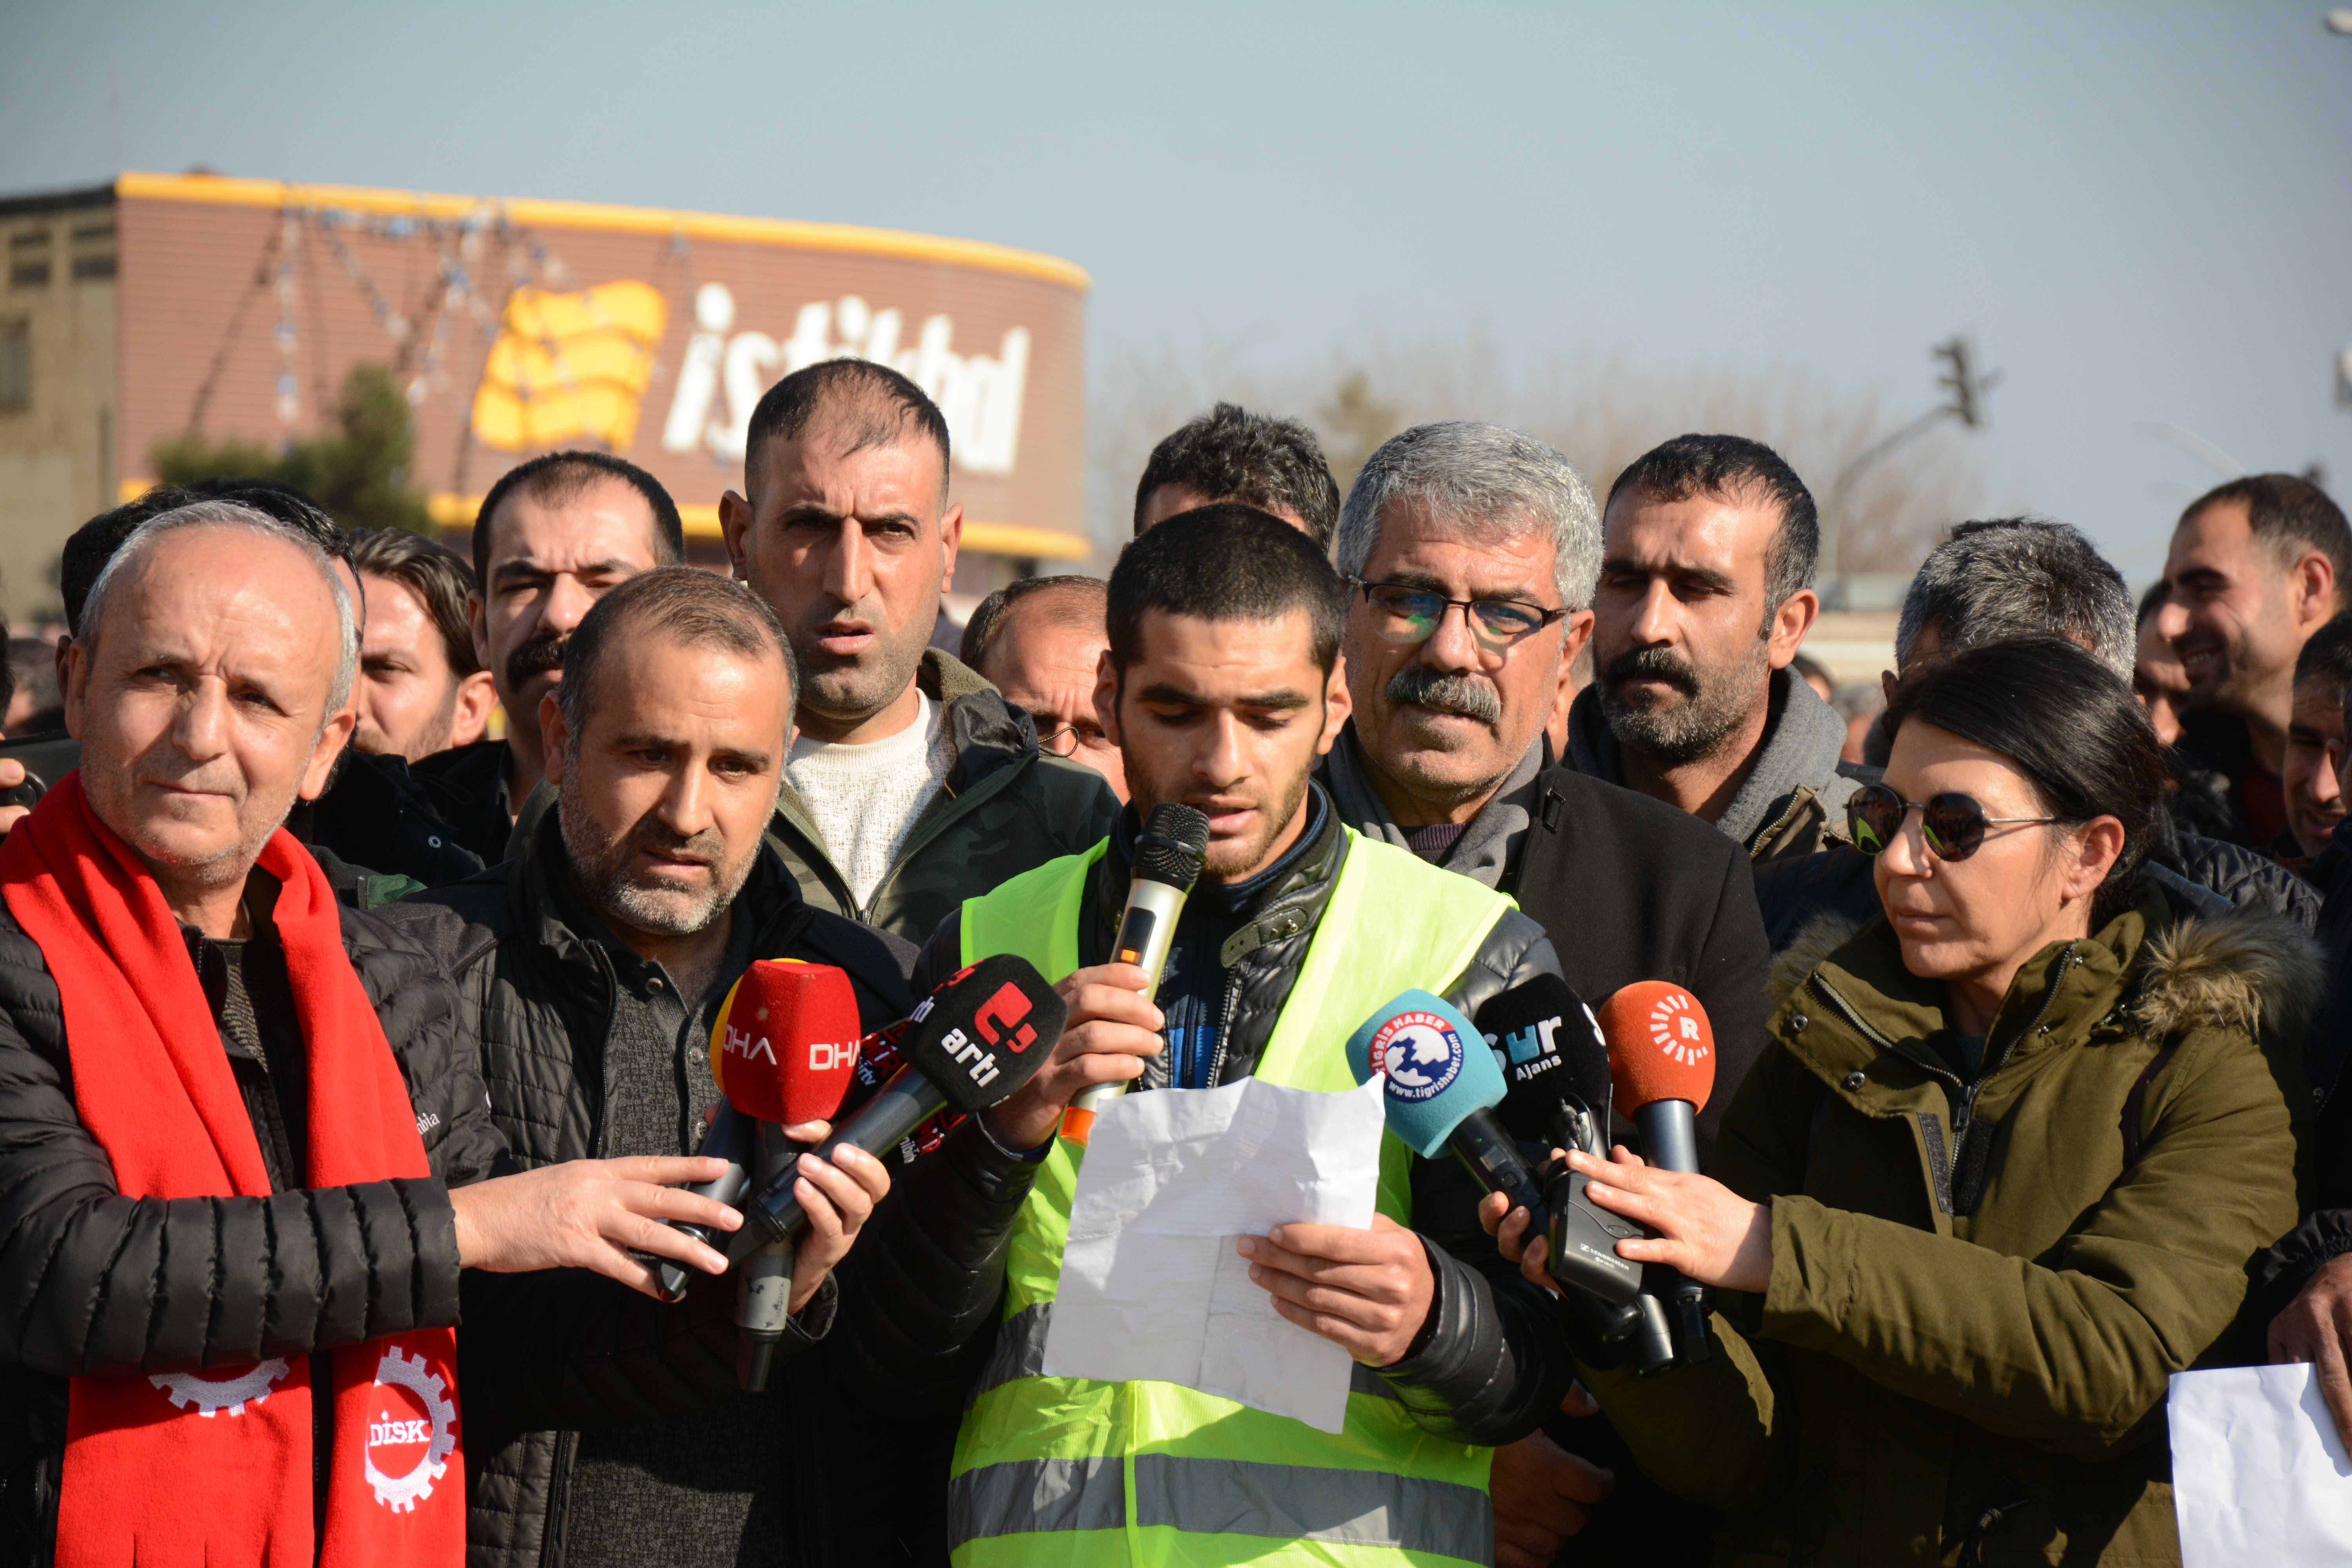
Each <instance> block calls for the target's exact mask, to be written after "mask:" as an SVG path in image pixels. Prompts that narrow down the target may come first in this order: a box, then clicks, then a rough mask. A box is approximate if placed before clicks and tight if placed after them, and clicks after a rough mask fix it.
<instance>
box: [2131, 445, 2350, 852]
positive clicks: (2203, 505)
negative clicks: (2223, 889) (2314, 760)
mask: <svg viewBox="0 0 2352 1568" xmlns="http://www.w3.org/2000/svg"><path fill="white" fill-rule="evenodd" d="M2164 581H2165V583H2166V584H2168V597H2167V599H2166V602H2165V603H2164V605H2162V607H2160V608H2159V609H2158V611H2157V612H2156V631H2157V635H2158V637H2163V638H2164V639H2165V640H2166V641H2168V642H2169V643H2170V644H2171V645H2172V647H2173V651H2174V652H2176V653H2178V654H2179V656H2180V663H2181V667H2182V668H2183V669H2184V670H2185V671H2186V672H2187V674H2188V677H2189V692H2188V696H2187V699H2186V702H2187V709H2188V711H2187V712H2186V713H2185V714H2183V716H2182V719H2181V734H2180V739H2179V742H2176V743H2175V746H2174V757H2173V761H2174V765H2175V767H2176V768H2177V769H2178V770H2179V772H2180V773H2181V774H2182V784H2183V785H2184V793H2187V794H2191V795H2198V796H2201V797H2203V798H2204V799H2206V800H2208V801H2211V802H2214V803H2215V809H2214V810H2212V811H2210V812H2208V813H2205V814H2202V815H2200V816H2199V818H2198V819H2197V821H2196V824H2195V826H2197V828H2198V830H2199V831H2200V832H2201V833H2204V834H2207V835H2208V836H2210V837H2216V838H2221V839H2225V840H2227V841H2228V842H2231V843H2233V844H2244V845H2248V846H2250V847H2253V848H2257V849H2260V848H2263V847H2267V846H2269V845H2270V844H2272V843H2273V842H2275V841H2276V840H2277V839H2278V838H2279V837H2281V836H2282V835H2283V834H2284V833H2285V832H2286V831H2287V828H2288V816H2287V804H2286V796H2285V793H2284V788H2283V786H2282V784H2281V783H2280V775H2281V772H2282V770H2283V769H2284V765H2285V760H2286V746H2287V728H2288V725H2289V724H2290V723H2291V722H2292V721H2293V716H2294V661H2295V656H2296V655H2297V654H2298V653H2300V652H2301V651H2302V649H2303V645H2304V643H2305V640H2306V639H2308V638H2309V637H2311V635H2312V634H2313V633H2314V632H2315V631H2317V630H2318V629H2319V628H2320V627H2321V626H2325V625H2326V623H2327V620H2328V618H2329V617H2330V616H2333V615H2335V614H2336V611H2337V610H2338V609H2341V608H2342V607H2343V606H2344V594H2345V590H2346V587H2347V582H2352V531H2347V528H2346V525H2345V521H2344V513H2343V511H2342V510H2340V509H2338V508H2337V506H2336V503H2335V502H2334V501H2333V500H2329V499H2328V497H2327V493H2326V491H2325V490H2323V489H2320V488H2319V487H2318V486H2317V485H2315V484H2313V483H2311V482H2310V481H2309V480H2307V479H2297V478H2295V477H2294V475H2292V474H2252V475H2249V476H2248V477H2246V478H2244V479H2232V480H2231V481H2230V482H2229V483H2228V484H2225V485H2221V486H2219V487H2217V488H2215V489H2211V490H2209V491H2207V492H2206V493H2205V494H2204V495H2202V496H2200V497H2199V498H2198V499H2197V500H2196V501H2195V502H2193V503H2192V504H2191V505H2190V506H2189V510H2187V511H2185V512H2183V513H2182V514H2181V516H2180V522H2179V526H2178V527H2176V528H2175V529H2174V530H2173V531H2172V551H2171V553H2170V554H2169V555H2168V557H2167V558H2166V560H2165V563H2164Z"/></svg>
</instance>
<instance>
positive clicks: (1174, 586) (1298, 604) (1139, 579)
mask: <svg viewBox="0 0 2352 1568" xmlns="http://www.w3.org/2000/svg"><path fill="white" fill-rule="evenodd" d="M1147 610H1158V611H1160V612H1161V613H1162V614H1164V615H1171V616H1198V617H1200V618H1201V619H1202V620H1209V621H1273V620H1280V619H1281V618H1282V617H1283V616H1286V615H1288V614H1290V613H1291V612H1292V611H1293V610H1304V611H1306V612H1307V621H1308V623H1309V624H1310V625H1311V626H1313V627H1314V653H1315V662H1316V663H1317V664H1318V666H1320V667H1321V668H1322V670H1323V672H1324V673H1325V674H1326V675H1328V674H1329V673H1330V672H1331V668H1332V666H1333V665H1334V663H1336V662H1337V661H1338V659H1339V636H1340V633H1341V632H1342V630H1344V629H1345V627H1346V625H1347V619H1348V589H1347V585H1346V584H1344V583H1342V582H1340V580H1339V573H1338V572H1336V571H1334V570H1333V569H1332V566H1331V563H1330V562H1328V561H1327V560H1325V559H1324V557H1323V552H1322V551H1320V550H1318V549H1317V548H1316V546H1315V542H1314V541H1312V540H1310V539H1308V538H1307V536H1306V535H1305V534H1303V533H1301V532H1299V531H1298V530H1297V529H1295V528H1293V527H1291V526H1290V524H1288V523H1286V522H1285V521H1282V519H1280V518H1278V517H1276V516H1274V515H1272V514H1271V513H1269V512H1263V511H1260V510H1257V508H1255V507H1254V506H1243V505H1240V504H1239V503H1237V502H1231V501H1227V502H1221V503H1219V504H1218V505H1215V506H1204V507H1198V508H1195V509H1194V510H1191V511H1188V512H1181V513H1179V514H1178V515H1177V516H1174V517H1171V518H1170V519H1169V520H1168V521H1165V522H1163V523H1161V524H1160V526H1159V527H1157V528H1155V529H1153V530H1151V531H1150V532H1149V533H1146V534H1145V535H1144V536H1143V537H1142V538H1140V539H1139V540H1137V541H1135V542H1133V543H1131V544H1129V546H1128V547H1127V548H1126V549H1125V550H1123V551H1121V552H1119V557H1118V564H1117V565H1115V566H1113V567H1112V568H1111V573H1110V592H1109V602H1108V606H1107V611H1108V613H1107V616H1106V620H1107V623H1108V627H1107V629H1108V632H1109V636H1110V660H1111V667H1112V668H1115V669H1118V670H1125V669H1126V668H1128V667H1129V665H1131V664H1133V663H1134V662H1135V661H1136V660H1137V659H1139V658H1142V657H1143V615H1144V612H1145V611H1147Z"/></svg>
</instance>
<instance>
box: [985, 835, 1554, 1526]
mask: <svg viewBox="0 0 2352 1568" xmlns="http://www.w3.org/2000/svg"><path fill="white" fill-rule="evenodd" d="M1342 831H1346V832H1347V833H1348V844H1347V853H1346V859H1345V861H1344V862H1343V864H1342V865H1341V868H1340V871H1339V879H1338V881H1337V882H1336V884H1335V885H1334V887H1333V888H1332V890H1331V898H1330V900H1329V902H1328V904H1327V905H1326V906H1325V908H1324V911H1323V915H1322V918H1321V920H1320V921H1318V923H1317V926H1316V930H1315V934H1314V936H1313V938H1312V940H1311V941H1310V942H1309V943H1308V947H1307V957H1306V961H1305V962H1304V963H1302V964H1301V965H1300V968H1299V972H1298V975H1297V979H1296V981H1295V982H1294V983H1293V984H1292V986H1291V990H1290V994H1289V995H1288V996H1287V997H1286V999H1285V1001H1284V1004H1283V1010H1282V1015H1281V1016H1280V1018H1279V1019H1277V1020H1276V1026H1275V1030H1274V1034H1273V1037H1271V1038H1270V1039H1269V1040H1268V1041H1267V1042H1266V1047H1265V1051H1264V1053H1263V1054H1262V1055H1261V1057H1260V1059H1259V1062H1258V1067H1257V1076H1258V1077H1260V1078H1263V1079H1266V1080H1267V1081H1268V1082H1271V1083H1282V1084H1286V1085H1289V1086H1291V1087H1293V1088H1301V1089H1320V1090H1326V1091H1329V1090H1338V1089H1350V1088H1353V1087H1354V1076H1353V1075H1352V1074H1351V1073H1350V1072H1349V1069H1348V1065H1347V1061H1346V1059H1345V1057H1344V1054H1343V1051H1342V1047H1343V1045H1344V1044H1345V1042H1346V1040H1347V1037H1348V1036H1349V1034H1350V1033H1351V1032H1352V1031H1353V1030H1354V1029H1355V1027H1356V1026H1357V1025H1358V1024H1359V1023H1360V1022H1362V1020H1363V1019H1364V1018H1365V1017H1366V1016H1368V1015H1370V1013H1371V1012H1372V1011H1373V1010H1374V1009H1376V1008H1378V1007H1380V1006H1381V1005H1383V1004H1385V1003H1386V1002H1387V1001H1388V1000H1389V999H1390V998H1391V997H1392V996H1394V995H1395V994H1397V993H1398V992H1400V991H1402V990H1404V989H1406V988H1407V987H1409V986H1414V985H1420V986H1423V987H1426V988H1427V989H1430V990H1433V991H1443V990H1444V988H1445V987H1446V986H1447V985H1449V984H1452V983H1453V982H1454V980H1456V979H1457V978H1458V977H1459V976H1460V975H1461V974H1462V973H1463V971H1464V970H1465V969H1466V968H1467V967H1468V966H1469V963H1470V961H1471V959H1472V958H1473V957H1474V956H1475V953H1476V952H1477V950H1478V947H1479V945H1480V943H1481V942H1484V940H1485V938H1486V932H1487V931H1490V930H1491V929H1493V926H1494V924H1495V921H1496V920H1497V919H1499V918H1500V917H1501V915H1502V912H1503V911H1504V910H1507V909H1508V908H1510V907H1511V905H1510V900H1507V899H1506V898H1504V897H1503V896H1502V895H1500V894H1498V893H1496V892H1493V891H1492V890H1490V889H1486V888H1484V887H1482V886H1480V885H1479V884H1477V883H1476V882H1474V881H1472V880H1470V879H1468V878H1466V877H1460V876H1456V875H1454V873H1452V872H1449V871H1440V870H1437V869H1435V868H1432V867H1430V866H1428V865H1426V864H1425V863H1423V861H1421V860H1419V859H1418V858H1414V857H1413V856H1412V855H1409V854H1407V853H1406V852H1404V851H1403V850H1401V849H1396V848H1392V847H1390V846H1388V845H1384V844H1378V843H1371V842H1368V841H1366V840H1364V839H1361V838H1360V837H1357V836H1356V835H1355V834H1354V833H1353V832H1352V831H1349V830H1346V829H1343V830H1342ZM1103 851H1104V846H1102V845H1097V846H1096V847H1094V848H1093V849H1092V850H1090V851H1088V852H1087V853H1086V854H1084V855H1078V856H1072V857H1069V858H1066V859H1062V860H1056V861H1054V862H1052V863H1050V864H1048V865H1045V866H1041V867H1039V868H1037V869H1036V870H1034V871H1031V872H1028V873H1026V874H1025V875H1024V876H1021V877H1016V878H1014V879H1012V880H1010V881H1008V882H1006V883H1004V884H1003V886H1002V887H1000V888H998V889H996V890H995V891H994V892H992V893H990V894H988V895H987V896H986V897H984V898H981V899H974V900H968V901H967V902H966V903H965V904H964V906H963V916H962V926H961V931H962V938H963V960H964V962H965V963H971V962H973V961H974V960H976V959H979V958H982V957H985V956H988V955H990V954H993V953H999V952H1018V953H1020V954H1022V955H1023V956H1024V957H1026V958H1028V959H1029V961H1030V962H1031V963H1034V964H1036V965H1037V967H1038V968H1039V969H1040V970H1041V971H1043V972H1044V973H1045V975H1046V976H1047V977H1048V978H1049V979H1056V980H1058V979H1059V978H1061V977H1062V976H1063V975H1066V974H1067V973H1070V972H1071V971H1072V970H1074V969H1076V967H1077V966H1078V945H1077V933H1078V922H1079V920H1080V918H1081V916H1082V914H1083V913H1084V909H1085V900H1086V897H1087V881H1088V879H1089V878H1090V877H1091V874H1092V872H1093V868H1094V865H1095V862H1096V861H1097V860H1098V859H1100V858H1101V857H1102V854H1103ZM1080 1154H1081V1152H1080V1151H1078V1150H1077V1149H1076V1146H1075V1145H1072V1144H1070V1143H1068V1142H1063V1141H1057V1142H1055V1146H1054V1148H1053V1150H1052V1151H1051V1152H1050V1153H1049V1154H1048V1156H1047V1158H1046V1161H1045V1165H1044V1167H1043V1168H1042V1169H1041V1170H1040V1171H1039V1173H1038V1176H1037V1181H1036V1184H1035V1185H1034V1186H1033V1187H1032V1189H1031V1191H1030V1194H1029V1197H1028V1199H1027V1201H1026V1202H1025V1203H1024V1205H1023V1206H1022V1211H1021V1215H1020V1216H1019V1218H1018V1220H1017V1221H1016V1223H1015V1225H1014V1227H1013V1240H1012V1246H1011V1248H1010V1252H1009V1254H1008V1257H1007V1259H1006V1271H1005V1272H1006V1278H1005V1284H1006V1289H1005V1306H1004V1314H1005V1321H1004V1322H1003V1325H1002V1327H1001V1329H1000V1331H999V1333H998V1338H997V1342H996V1345H995V1348H994V1351H993V1352H992V1355H991V1357H990V1359H989V1362H988V1364H987V1365H986V1366H985V1367H984V1368H983V1369H982V1372H981V1374H980V1376H979V1377H978V1379H977V1380H976V1381H975V1384H974V1385H973V1388H972V1391H971V1397H970V1403H969V1404H968V1405H967V1406H966V1410H965V1416H964V1422H963V1426H962V1429H961V1432H960V1433H959V1435H958V1437H957V1443H956V1458H955V1464H954V1479H953V1481H952V1482H951V1483H950V1538H951V1541H952V1543H953V1546H954V1552H955V1561H956V1563H957V1565H958V1568H994V1565H996V1564H999V1563H1024V1564H1026V1563H1068V1564H1071V1565H1072V1568H1095V1565H1097V1564H1101V1565H1103V1568H1110V1565H1112V1564H1125V1563H1137V1564H1150V1565H1152V1568H1159V1565H1160V1564H1169V1565H1171V1568H1172V1565H1180V1564H1181V1565H1182V1568H1195V1565H1198V1568H1213V1565H1219V1564H1225V1563H1244V1562H1249V1563H1321V1564H1335V1565H1339V1568H1373V1565H1374V1564H1379V1565H1381V1568H1394V1565H1395V1564H1397V1563H1414V1564H1428V1565H1432V1568H1435V1565H1440V1564H1446V1565H1451V1564H1458V1563H1486V1562H1489V1561H1490V1560H1491V1558H1492V1554H1493V1550H1494V1521H1493V1512H1492V1510H1491V1508H1490V1506H1489V1504H1488V1500H1487V1497H1486V1472H1487V1466H1488V1461H1489V1459H1490V1458H1491V1457H1492V1456H1491V1452H1490V1450H1488V1449H1486V1448H1480V1447H1471V1446H1469V1445H1466V1444H1462V1443H1456V1442H1453V1441H1450V1440H1448V1439H1446V1438H1443V1437H1438V1436H1433V1435H1432V1434H1431V1433H1429V1432H1427V1431H1425V1430H1423V1428H1422V1427H1420V1426H1417V1425H1416V1424H1415V1423H1414V1422H1413V1421H1412V1417H1411V1415H1409V1414H1408V1413H1407V1411H1406V1410H1405V1407H1404V1405H1403V1404H1402V1401H1400V1400H1399V1399H1398V1397H1397V1395H1396V1393H1395V1391H1394V1390H1393V1389H1392V1388H1391V1386H1390V1385H1389V1384H1388V1382H1387V1380H1386V1379H1384V1378H1382V1377H1381V1375H1380V1374H1379V1373H1376V1372H1373V1371H1372V1370H1371V1369H1370V1368H1369V1367H1362V1366H1359V1367H1357V1368H1356V1369H1355V1370H1354V1374H1353V1376H1352V1377H1351V1379H1350V1384H1349V1400H1348V1420H1347V1426H1346V1427H1345V1429H1344V1430H1342V1431H1340V1432H1338V1433H1328V1432H1320V1431H1318V1430H1316V1429H1315V1428H1313V1427H1310V1426H1306V1425H1305V1424H1303V1423H1301V1422H1297V1421H1294V1420H1291V1419H1289V1418H1288V1417H1286V1416H1279V1415H1267V1414H1265V1412H1263V1411H1257V1410H1251V1409H1248V1408H1247V1407H1245V1406H1243V1405H1236V1404H1234V1402H1233V1401H1231V1400H1225V1399H1220V1398H1217V1397H1216V1396H1214V1395H1213V1394H1202V1393H1200V1392H1198V1391H1197V1390H1193V1389H1190V1388H1184V1387H1181V1386H1179V1385H1177V1384H1166V1383H1124V1384H1104V1383H1095V1382H1091V1381H1089V1380H1087V1379H1084V1378H1048V1377H1045V1376H1043V1375H1042V1374H1041V1368H1042V1366H1043V1364H1044V1359H1045V1330H1046V1325H1047V1324H1048V1323H1049V1322H1050V1321H1052V1312H1053V1298H1054V1292H1055V1287H1056V1286H1057V1285H1058V1283H1059V1280H1060V1274H1061V1260H1062V1245H1063V1241H1064V1239H1065V1237H1066V1236H1067V1234H1068V1230H1069V1212H1070V1202H1071V1199H1072V1196H1073V1194H1075V1191H1076V1182H1077V1166H1078V1160H1079V1157H1080ZM1411 1160H1412V1154H1411V1152H1410V1151H1409V1150H1407V1149H1405V1148H1404V1146H1403V1145H1402V1144H1400V1143H1398V1142H1396V1140H1394V1139H1392V1138H1391V1139H1386V1140H1384V1141H1383V1143H1382V1146H1381V1190H1380V1200H1379V1207H1380V1210H1381V1213H1382V1214H1385V1215H1388V1216H1389V1217H1390V1218H1391V1219H1393V1220H1395V1221H1397V1222H1398V1223H1399V1224H1401V1225H1402V1224H1410V1223H1411V1220H1412V1195H1411V1185H1410V1165H1411Z"/></svg>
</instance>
